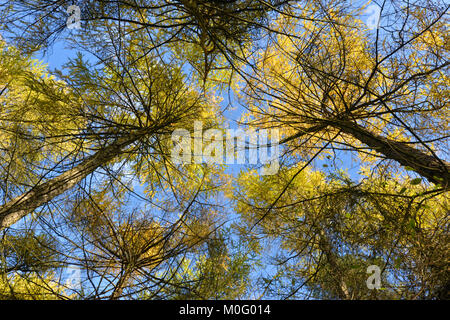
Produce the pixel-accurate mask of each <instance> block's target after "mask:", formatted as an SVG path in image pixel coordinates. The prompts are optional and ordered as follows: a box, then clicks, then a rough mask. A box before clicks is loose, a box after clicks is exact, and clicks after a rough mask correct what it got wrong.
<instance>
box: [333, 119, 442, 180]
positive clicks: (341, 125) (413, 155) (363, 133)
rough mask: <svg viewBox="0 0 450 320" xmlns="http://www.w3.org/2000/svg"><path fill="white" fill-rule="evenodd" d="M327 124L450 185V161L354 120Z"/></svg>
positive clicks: (423, 174) (391, 157)
mask: <svg viewBox="0 0 450 320" xmlns="http://www.w3.org/2000/svg"><path fill="white" fill-rule="evenodd" d="M327 124H328V125H330V126H332V127H334V128H337V129H340V130H341V131H342V132H344V133H347V134H349V135H351V136H352V137H353V138H355V139H357V140H359V141H361V142H362V143H364V144H366V145H367V146H369V147H370V148H372V149H374V150H376V151H377V152H379V153H381V154H383V155H384V156H385V157H386V158H389V159H392V160H395V161H397V162H398V163H400V164H401V165H403V166H408V167H410V168H412V169H413V170H414V171H416V172H417V173H418V174H420V175H421V176H422V177H425V178H426V179H428V181H430V182H432V183H435V184H441V185H442V186H443V187H444V188H445V189H447V188H449V187H450V185H449V182H450V164H449V163H448V162H446V161H444V160H440V159H437V158H436V157H434V156H431V155H428V154H426V153H424V152H423V151H421V150H417V149H415V148H413V147H410V146H408V145H407V144H405V143H402V142H398V141H394V140H390V139H387V138H384V137H382V136H379V135H376V134H374V133H371V132H370V131H368V130H367V129H365V128H364V127H361V126H359V125H358V124H356V123H354V122H350V121H329V122H327Z"/></svg>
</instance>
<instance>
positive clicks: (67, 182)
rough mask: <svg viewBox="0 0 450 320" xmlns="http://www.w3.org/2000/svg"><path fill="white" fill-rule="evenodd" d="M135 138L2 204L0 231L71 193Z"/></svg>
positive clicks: (113, 146)
mask: <svg viewBox="0 0 450 320" xmlns="http://www.w3.org/2000/svg"><path fill="white" fill-rule="evenodd" d="M138 138H139V135H136V134H134V135H131V134H130V135H129V136H127V137H123V138H120V139H118V140H117V141H116V142H114V143H112V144H111V145H109V146H106V147H104V148H102V149H100V150H98V151H97V152H96V153H95V154H93V155H92V156H89V157H88V158H87V159H86V160H84V161H83V162H81V163H80V164H79V165H77V166H76V167H75V168H73V169H70V170H68V171H66V172H64V173H63V174H61V175H59V176H58V177H55V178H53V179H50V180H48V181H46V182H44V183H42V184H39V185H36V186H35V187H33V188H32V189H31V190H30V191H28V192H26V193H24V194H23V195H21V196H19V197H17V198H15V199H13V200H11V201H9V202H8V203H6V204H4V205H3V206H2V207H0V230H2V229H4V228H7V227H10V226H11V225H13V224H14V223H16V222H17V221H19V220H20V219H21V218H23V217H24V216H26V215H27V214H28V213H30V212H32V211H33V210H35V209H36V208H38V207H40V206H41V205H43V204H45V203H47V202H49V201H51V200H52V199H53V198H55V197H57V196H59V195H61V194H63V193H64V192H65V191H67V190H69V189H71V188H72V187H73V186H75V185H76V184H77V183H78V182H80V181H81V180H83V179H84V178H85V177H86V176H87V175H89V174H90V173H92V172H93V171H94V170H96V169H97V168H98V167H100V166H102V165H104V164H106V163H107V162H108V161H110V160H112V159H113V158H115V157H116V156H118V155H119V154H120V153H121V152H122V150H123V148H125V147H126V146H128V145H130V144H131V143H133V142H134V141H136V140H137V139H138Z"/></svg>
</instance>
